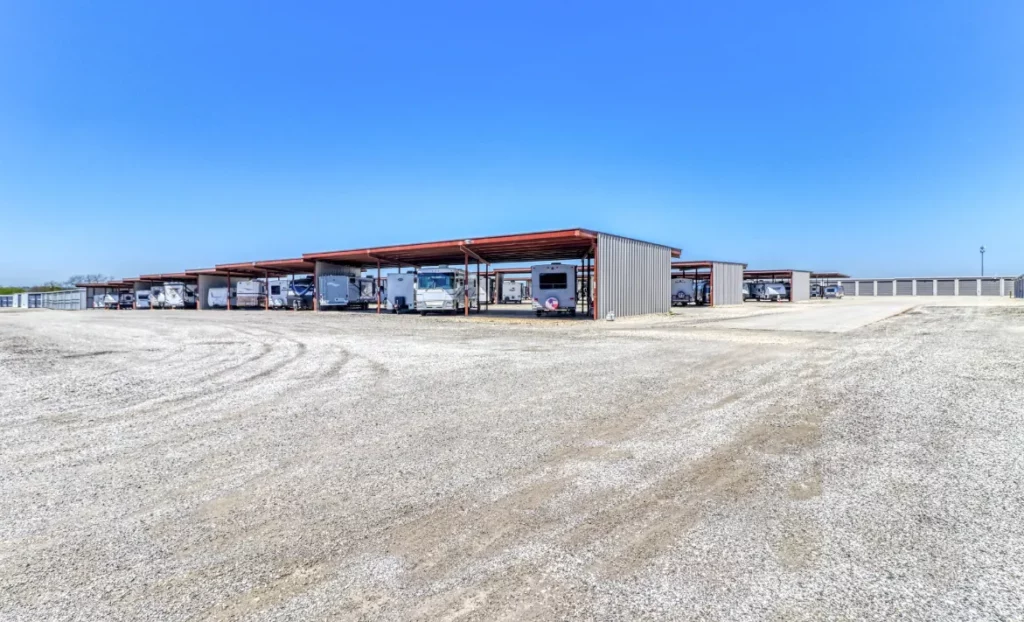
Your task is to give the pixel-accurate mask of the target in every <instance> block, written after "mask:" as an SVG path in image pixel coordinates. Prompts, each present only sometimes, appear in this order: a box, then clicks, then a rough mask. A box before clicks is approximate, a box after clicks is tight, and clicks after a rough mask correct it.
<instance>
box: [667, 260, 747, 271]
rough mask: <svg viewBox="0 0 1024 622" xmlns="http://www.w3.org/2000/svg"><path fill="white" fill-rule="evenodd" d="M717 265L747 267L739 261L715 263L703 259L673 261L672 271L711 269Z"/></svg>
mask: <svg viewBox="0 0 1024 622" xmlns="http://www.w3.org/2000/svg"><path fill="white" fill-rule="evenodd" d="M716 263H719V264H727V265H730V266H743V267H744V268H746V267H747V264H745V263H740V262H738V261H715V260H712V259H701V260H694V261H673V262H672V269H673V270H693V269H695V268H711V266H713V265H714V264H716Z"/></svg>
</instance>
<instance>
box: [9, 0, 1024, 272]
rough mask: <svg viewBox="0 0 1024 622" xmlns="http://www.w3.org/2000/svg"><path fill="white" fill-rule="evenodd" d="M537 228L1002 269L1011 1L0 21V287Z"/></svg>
mask: <svg viewBox="0 0 1024 622" xmlns="http://www.w3.org/2000/svg"><path fill="white" fill-rule="evenodd" d="M826 5H827V6H826ZM562 227H587V228H592V229H598V230H603V231H608V232H610V233H618V234H621V235H629V236H633V237H638V238H642V239H647V240H652V241H658V242H663V243H666V244H671V245H674V246H680V247H682V248H683V249H684V257H687V258H692V259H702V258H718V259H725V260H736V261H745V262H748V263H749V264H750V265H751V267H763V268H769V267H772V268H775V267H795V268H806V269H815V270H841V271H845V272H848V273H851V274H853V275H855V276H865V277H868V276H894V275H895V276H902V275H945V274H976V273H977V272H978V269H979V268H978V263H979V261H978V247H979V246H980V245H981V244H984V245H985V246H986V247H988V249H989V252H988V254H987V256H986V268H987V270H986V272H988V273H996V272H998V273H1009V274H1017V273H1021V272H1024V2H1020V0H1006V1H1002V2H998V1H996V2H986V1H983V0H975V1H971V0H963V1H960V2H945V1H940V0H928V1H924V0H922V1H916V2H895V1H892V0H885V1H874V0H861V1H859V2H843V3H839V2H810V1H803V2H785V1H781V0H780V1H777V2H761V1H756V2H755V1H750V2H730V1H716V2H701V3H685V2H678V1H670V2H664V3H653V4H651V3H639V2H619V3H614V4H610V3H600V2H551V1H550V0H547V1H543V2H527V1H522V0H520V1H516V2H504V3H497V2H469V1H466V2H458V3H449V2H443V1H435V2H415V3H414V2H403V3H393V2H386V1H374V2H358V3H355V2H353V3H342V2H323V3H314V2H256V1H253V0H239V1H237V2H218V1H215V0H204V1H202V2H192V1H181V0H179V1H175V2H170V1H168V2H163V1H154V2H139V1H136V0H131V1H124V2H104V1H96V2H70V1H64V2H46V1H38V2H26V1H21V0H0V283H7V284H11V283H18V284H28V283H32V282H36V281H41V280H45V279H51V278H53V279H62V278H65V277H67V276H68V275H70V274H73V273H85V272H103V273H108V274H112V275H114V276H119V277H130V276H136V275H138V274H140V273H148V272H158V271H176V270H181V269H185V268H199V267H207V266H210V265H212V264H215V263H224V262H233V261H249V260H254V259H268V258H278V257H291V256H297V255H300V254H301V253H303V252H313V251H321V250H331V249H339V248H352V247H361V246H370V245H378V244H387V243H405V242H413V241H427V240H434V239H447V238H459V237H476V236H482V235H489V234H498V233H511V232H519V231H535V230H544V229H554V228H562Z"/></svg>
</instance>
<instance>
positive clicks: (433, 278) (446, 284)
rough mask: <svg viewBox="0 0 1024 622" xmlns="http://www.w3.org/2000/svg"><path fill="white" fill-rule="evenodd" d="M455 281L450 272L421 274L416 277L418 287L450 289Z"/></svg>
mask: <svg viewBox="0 0 1024 622" xmlns="http://www.w3.org/2000/svg"><path fill="white" fill-rule="evenodd" d="M454 281H455V277H454V275H451V274H421V275H419V276H418V277H417V279H416V285H417V286H418V287H419V288H420V289H452V283H453V282H454Z"/></svg>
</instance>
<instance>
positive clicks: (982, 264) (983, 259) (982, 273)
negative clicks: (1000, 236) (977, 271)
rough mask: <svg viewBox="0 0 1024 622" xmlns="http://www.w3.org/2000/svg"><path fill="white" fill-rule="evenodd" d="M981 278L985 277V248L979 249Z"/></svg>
mask: <svg viewBox="0 0 1024 622" xmlns="http://www.w3.org/2000/svg"><path fill="white" fill-rule="evenodd" d="M981 276H985V247H984V246H982V247H981Z"/></svg>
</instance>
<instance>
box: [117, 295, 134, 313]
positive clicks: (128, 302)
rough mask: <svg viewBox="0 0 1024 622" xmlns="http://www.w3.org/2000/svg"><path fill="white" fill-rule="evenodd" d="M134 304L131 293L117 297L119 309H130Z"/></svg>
mask: <svg viewBox="0 0 1024 622" xmlns="http://www.w3.org/2000/svg"><path fill="white" fill-rule="evenodd" d="M134 304H135V294H133V293H131V292H121V293H120V295H118V297H117V306H118V308H119V309H131V308H132V306H133V305H134Z"/></svg>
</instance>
